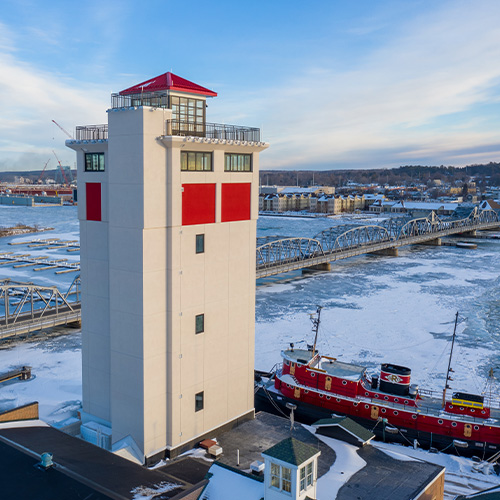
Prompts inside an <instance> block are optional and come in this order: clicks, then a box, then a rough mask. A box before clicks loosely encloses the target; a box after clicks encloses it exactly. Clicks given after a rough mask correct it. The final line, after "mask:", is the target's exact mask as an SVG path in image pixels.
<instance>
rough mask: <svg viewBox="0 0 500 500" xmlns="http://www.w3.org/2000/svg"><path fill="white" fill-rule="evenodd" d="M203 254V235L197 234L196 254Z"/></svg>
mask: <svg viewBox="0 0 500 500" xmlns="http://www.w3.org/2000/svg"><path fill="white" fill-rule="evenodd" d="M204 252H205V235H204V234H197V235H196V253H204Z"/></svg>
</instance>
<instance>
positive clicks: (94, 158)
mask: <svg viewBox="0 0 500 500" xmlns="http://www.w3.org/2000/svg"><path fill="white" fill-rule="evenodd" d="M85 172H104V153H85Z"/></svg>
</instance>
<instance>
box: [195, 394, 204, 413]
mask: <svg viewBox="0 0 500 500" xmlns="http://www.w3.org/2000/svg"><path fill="white" fill-rule="evenodd" d="M203 399H204V398H203V391H201V392H199V393H198V394H196V395H195V397H194V411H200V410H203Z"/></svg>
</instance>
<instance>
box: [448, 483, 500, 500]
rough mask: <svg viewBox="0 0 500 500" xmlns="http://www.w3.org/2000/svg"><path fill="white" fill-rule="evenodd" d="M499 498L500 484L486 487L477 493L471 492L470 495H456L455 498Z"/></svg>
mask: <svg viewBox="0 0 500 500" xmlns="http://www.w3.org/2000/svg"><path fill="white" fill-rule="evenodd" d="M499 498H500V486H493V488H488V489H487V490H483V491H478V492H477V493H472V494H471V495H465V496H462V495H460V496H458V497H457V500H469V499H470V500H472V499H474V500H498V499H499Z"/></svg>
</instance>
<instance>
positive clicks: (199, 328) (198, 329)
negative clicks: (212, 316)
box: [194, 314, 205, 334]
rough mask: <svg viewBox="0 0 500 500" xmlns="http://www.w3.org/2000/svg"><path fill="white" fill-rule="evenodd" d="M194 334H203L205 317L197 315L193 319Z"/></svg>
mask: <svg viewBox="0 0 500 500" xmlns="http://www.w3.org/2000/svg"><path fill="white" fill-rule="evenodd" d="M194 328H195V333H196V334H198V333H203V332H204V331H205V315H204V314H197V315H196V317H195V327H194Z"/></svg>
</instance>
